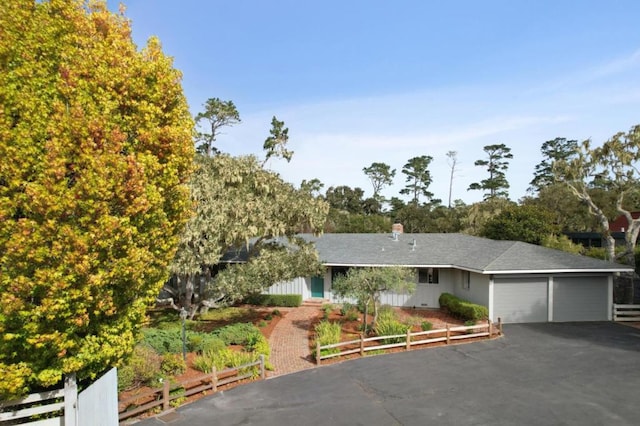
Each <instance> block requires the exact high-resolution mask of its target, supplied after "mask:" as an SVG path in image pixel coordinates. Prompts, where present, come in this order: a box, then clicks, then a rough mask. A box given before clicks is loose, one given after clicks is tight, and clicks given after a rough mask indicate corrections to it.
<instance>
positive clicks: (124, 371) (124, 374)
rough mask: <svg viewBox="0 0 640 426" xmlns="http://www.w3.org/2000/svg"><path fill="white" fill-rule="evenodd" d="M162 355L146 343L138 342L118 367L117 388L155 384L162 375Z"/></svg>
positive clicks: (124, 388) (125, 388) (123, 388)
mask: <svg viewBox="0 0 640 426" xmlns="http://www.w3.org/2000/svg"><path fill="white" fill-rule="evenodd" d="M161 361H162V357H161V356H160V355H158V353H156V351H155V350H154V349H153V348H151V347H150V346H148V345H146V344H138V345H136V347H135V348H134V349H133V353H132V354H131V356H130V357H129V359H127V361H126V362H125V363H124V365H123V366H122V367H121V368H119V369H118V389H119V390H127V389H131V388H134V387H138V386H141V385H155V384H156V382H157V380H158V379H159V378H160V377H161V376H162V370H161V368H160V366H161Z"/></svg>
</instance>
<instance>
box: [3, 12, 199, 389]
mask: <svg viewBox="0 0 640 426" xmlns="http://www.w3.org/2000/svg"><path fill="white" fill-rule="evenodd" d="M130 33H131V29H130V23H129V21H128V20H127V19H126V18H124V17H123V16H121V15H115V14H112V13H110V12H108V11H107V9H106V5H105V3H104V2H101V1H91V2H90V3H89V4H85V3H84V2H83V1H81V0H42V1H39V0H38V1H36V0H2V1H1V2H0V58H1V59H0V158H1V159H2V161H0V271H1V272H0V306H2V309H1V311H2V313H1V314H0V336H2V337H1V338H0V377H2V380H0V398H3V397H8V396H15V395H18V394H21V393H24V392H26V391H28V390H29V389H30V388H31V387H36V386H37V387H40V386H45V387H46V386H51V385H54V384H56V383H58V382H59V381H60V380H61V379H62V376H63V374H65V373H71V372H77V373H78V377H79V378H80V379H84V378H87V377H89V376H93V375H95V374H97V373H98V372H100V371H102V370H104V369H105V368H107V367H108V366H110V365H114V364H116V363H117V362H118V361H119V360H120V359H122V358H123V357H124V356H125V355H126V354H128V353H129V352H131V349H132V347H133V344H134V335H135V334H136V331H137V329H138V327H139V324H140V323H141V321H142V320H143V316H144V311H145V308H146V306H147V305H148V303H149V302H150V301H151V300H152V299H153V298H154V297H155V296H156V294H157V292H158V290H159V288H160V286H161V285H162V283H163V282H164V281H165V279H166V278H167V265H168V264H169V262H170V260H171V259H172V257H173V255H174V252H175V249H176V247H177V242H178V237H177V235H178V233H179V231H180V230H181V229H182V228H183V226H184V224H185V222H186V220H187V219H188V210H189V209H190V205H189V196H188V191H187V187H186V185H185V183H186V181H187V179H188V178H189V174H190V172H191V168H192V159H193V143H192V133H193V123H192V120H191V118H190V114H189V111H188V108H187V104H186V101H185V99H184V96H183V93H182V88H181V86H180V78H181V75H180V73H179V72H178V71H176V70H175V69H174V68H173V66H172V62H171V59H170V58H168V57H166V56H164V55H163V53H162V50H161V47H160V44H159V42H158V40H155V39H151V40H150V41H149V43H148V45H147V46H146V47H145V48H144V49H143V50H142V51H138V50H137V49H136V47H135V45H134V44H133V43H132V40H131V35H130Z"/></svg>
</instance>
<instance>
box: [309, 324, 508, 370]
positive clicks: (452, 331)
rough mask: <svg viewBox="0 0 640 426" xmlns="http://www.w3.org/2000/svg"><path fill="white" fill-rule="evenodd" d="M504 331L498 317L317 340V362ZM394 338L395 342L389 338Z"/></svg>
mask: <svg viewBox="0 0 640 426" xmlns="http://www.w3.org/2000/svg"><path fill="white" fill-rule="evenodd" d="M501 335H502V321H501V319H500V318H498V323H497V324H493V323H492V322H491V321H487V324H480V325H471V326H456V327H451V326H449V324H447V327H446V328H441V329H437V330H429V331H418V332H415V333H412V332H411V331H410V330H409V331H407V332H406V333H404V334H396V335H391V336H375V337H366V338H365V337H364V336H363V335H360V338H358V339H355V340H349V341H346V342H340V343H334V344H331V345H322V346H321V345H320V342H319V341H318V340H316V363H317V364H318V365H320V363H321V362H322V360H324V359H330V358H336V357H340V356H346V355H351V354H356V353H359V354H360V356H364V355H365V353H366V352H369V351H378V350H383V349H392V348H401V347H404V348H405V350H410V349H411V347H413V346H418V345H428V344H433V343H440V342H444V343H446V344H447V345H449V344H451V343H452V342H453V341H458V340H464V339H478V338H483V337H486V338H487V339H491V338H494V337H498V336H501ZM423 336H433V337H428V338H426V339H415V338H420V337H423ZM377 341H383V344H381V345H367V343H370V342H377ZM389 341H391V342H389ZM335 348H345V350H341V351H339V352H335V353H324V354H323V353H322V352H323V351H326V350H327V349H335Z"/></svg>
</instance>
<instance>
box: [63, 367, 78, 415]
mask: <svg viewBox="0 0 640 426" xmlns="http://www.w3.org/2000/svg"><path fill="white" fill-rule="evenodd" d="M64 426H78V383H77V382H76V373H71V374H69V375H65V376H64Z"/></svg>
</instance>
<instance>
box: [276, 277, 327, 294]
mask: <svg viewBox="0 0 640 426" xmlns="http://www.w3.org/2000/svg"><path fill="white" fill-rule="evenodd" d="M325 286H326V284H325ZM264 293H266V294H301V295H302V299H303V300H304V299H308V298H310V297H311V278H302V277H298V278H295V279H293V280H291V281H287V282H281V283H278V284H274V285H272V286H271V287H269V288H268V289H266V290H265V291H264Z"/></svg>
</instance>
